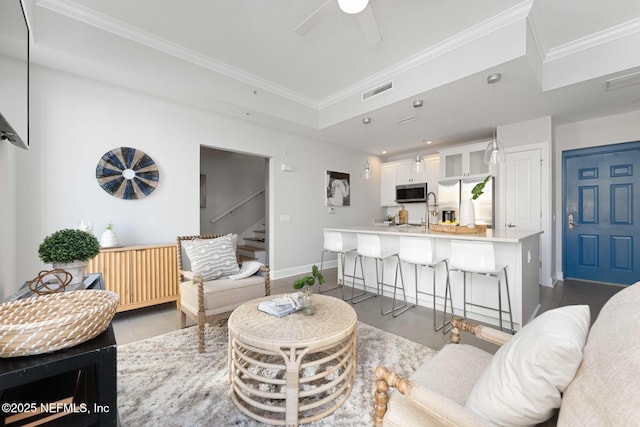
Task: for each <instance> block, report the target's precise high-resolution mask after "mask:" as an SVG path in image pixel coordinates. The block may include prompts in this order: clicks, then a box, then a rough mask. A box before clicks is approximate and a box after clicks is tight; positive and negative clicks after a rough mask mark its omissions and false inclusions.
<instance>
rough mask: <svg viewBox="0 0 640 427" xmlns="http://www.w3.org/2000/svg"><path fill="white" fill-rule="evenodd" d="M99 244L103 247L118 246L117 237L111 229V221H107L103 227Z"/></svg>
mask: <svg viewBox="0 0 640 427" xmlns="http://www.w3.org/2000/svg"><path fill="white" fill-rule="evenodd" d="M100 246H102V247H103V248H113V247H116V246H118V237H117V236H116V233H115V231H113V222H111V221H109V224H107V226H106V227H105V228H104V231H103V232H102V237H100Z"/></svg>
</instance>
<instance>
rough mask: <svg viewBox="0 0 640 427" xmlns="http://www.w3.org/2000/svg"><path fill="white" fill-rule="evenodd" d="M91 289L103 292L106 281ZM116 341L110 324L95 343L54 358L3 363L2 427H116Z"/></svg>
mask: <svg viewBox="0 0 640 427" xmlns="http://www.w3.org/2000/svg"><path fill="white" fill-rule="evenodd" d="M92 276H95V277H93V282H92V283H91V285H90V286H89V287H90V288H94V289H99V288H102V275H101V274H94V275H89V277H88V279H89V278H91V277H92ZM116 376H117V372H116V340H115V335H114V333H113V327H112V326H111V324H110V325H109V327H108V328H107V330H106V331H105V332H103V333H102V334H100V335H99V336H97V337H96V338H94V339H92V340H90V341H86V342H84V343H82V344H79V345H77V346H74V347H71V348H68V349H64V350H59V351H56V352H53V353H48V354H42V355H37V356H25V357H15V358H6V359H0V402H1V409H0V423H2V424H7V425H13V426H19V425H25V424H28V423H30V422H35V421H37V420H41V419H46V420H47V425H60V426H89V425H99V426H116V425H117V420H118V411H117V388H116Z"/></svg>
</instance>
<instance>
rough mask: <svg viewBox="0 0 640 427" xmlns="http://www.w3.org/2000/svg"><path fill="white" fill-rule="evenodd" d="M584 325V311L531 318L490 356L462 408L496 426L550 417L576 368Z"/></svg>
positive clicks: (558, 311)
mask: <svg viewBox="0 0 640 427" xmlns="http://www.w3.org/2000/svg"><path fill="white" fill-rule="evenodd" d="M589 324H590V314H589V306H587V305H574V306H566V307H560V308H557V309H554V310H550V311H547V312H545V313H543V314H541V315H540V316H538V317H537V318H535V319H534V320H533V321H531V322H530V323H529V324H527V325H526V326H525V327H523V328H522V329H521V330H520V331H519V332H518V333H517V334H516V335H514V337H513V338H511V339H510V340H509V341H507V343H506V344H505V345H503V346H502V347H501V348H500V349H499V350H498V351H497V352H496V354H495V355H494V357H493V359H492V360H491V363H490V364H489V366H488V367H487V369H486V370H485V371H484V372H483V374H482V376H481V377H480V379H479V380H478V382H477V383H476V385H475V386H474V387H473V390H472V391H471V394H470V395H469V398H468V399H467V402H466V404H465V407H466V408H467V409H469V410H471V411H473V412H475V413H476V414H478V415H480V416H481V417H483V418H485V419H486V420H489V421H491V422H492V423H494V424H496V425H499V426H517V425H520V426H522V425H532V424H536V423H540V422H542V421H545V420H546V419H548V418H549V417H551V415H553V410H554V409H555V408H558V407H559V406H560V400H561V393H562V392H563V391H564V390H565V388H566V387H567V386H568V385H569V382H570V381H571V380H572V379H573V376H574V375H575V373H576V370H577V369H578V366H579V365H580V361H581V360H582V349H583V347H584V344H585V341H586V338H587V333H588V331H589Z"/></svg>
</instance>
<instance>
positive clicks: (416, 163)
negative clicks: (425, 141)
mask: <svg viewBox="0 0 640 427" xmlns="http://www.w3.org/2000/svg"><path fill="white" fill-rule="evenodd" d="M411 166H413V171H414V172H415V173H421V172H422V169H423V167H424V161H423V160H422V156H421V155H420V151H419V150H418V151H416V158H415V159H413V162H412V164H411Z"/></svg>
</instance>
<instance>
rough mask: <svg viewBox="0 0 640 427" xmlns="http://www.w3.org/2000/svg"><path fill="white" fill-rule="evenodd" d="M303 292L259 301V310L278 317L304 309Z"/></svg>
mask: <svg viewBox="0 0 640 427" xmlns="http://www.w3.org/2000/svg"><path fill="white" fill-rule="evenodd" d="M301 298H302V293H301V292H296V293H293V294H286V295H283V296H281V297H278V298H274V299H271V300H268V301H261V302H260V303H258V310H260V311H263V312H265V313H268V314H271V315H272V316H276V317H284V316H286V315H288V314H291V313H294V312H296V311H298V310H302V308H303V307H302V304H301Z"/></svg>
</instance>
